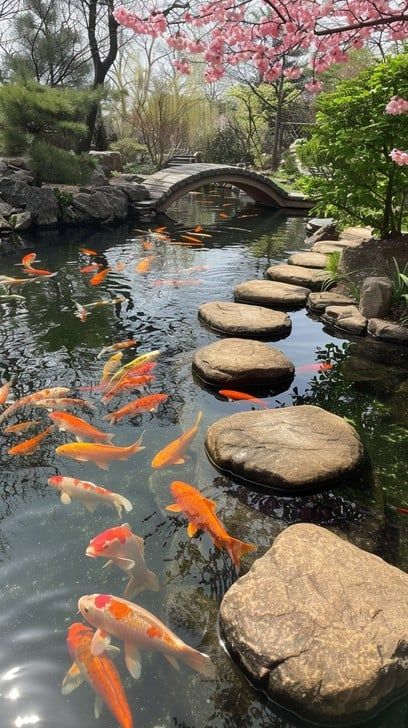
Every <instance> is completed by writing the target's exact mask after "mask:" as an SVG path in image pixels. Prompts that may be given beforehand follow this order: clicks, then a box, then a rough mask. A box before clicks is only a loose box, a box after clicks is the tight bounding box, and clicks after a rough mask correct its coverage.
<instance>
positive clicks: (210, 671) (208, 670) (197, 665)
mask: <svg viewBox="0 0 408 728" xmlns="http://www.w3.org/2000/svg"><path fill="white" fill-rule="evenodd" d="M179 657H180V659H181V660H183V662H185V663H186V664H187V665H188V666H189V667H191V669H192V670H195V671H196V672H200V673H201V675H204V677H209V678H214V677H215V666H214V664H213V663H212V661H211V658H210V657H209V656H208V655H205V654H204V653H203V652H198V650H195V649H194V648H193V647H189V646H188V645H184V646H183V649H182V650H181V651H180V653H179Z"/></svg>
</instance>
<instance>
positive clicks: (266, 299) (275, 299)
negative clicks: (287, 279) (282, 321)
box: [234, 280, 310, 309]
mask: <svg viewBox="0 0 408 728" xmlns="http://www.w3.org/2000/svg"><path fill="white" fill-rule="evenodd" d="M309 293H310V288H305V287H304V286H291V285H290V284H289V283H278V282H277V281H266V280H260V281H259V280H252V281H245V282H244V283H239V285H238V286H235V288H234V298H235V300H236V301H242V302H243V303H251V304H259V305H261V306H277V307H278V308H285V309H292V308H301V307H302V306H304V305H305V304H306V300H307V297H308V295H309Z"/></svg>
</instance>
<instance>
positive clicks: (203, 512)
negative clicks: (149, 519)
mask: <svg viewBox="0 0 408 728" xmlns="http://www.w3.org/2000/svg"><path fill="white" fill-rule="evenodd" d="M170 490H171V494H172V496H173V498H174V500H175V501H176V502H175V503H172V504H171V505H170V506H166V510H167V511H170V512H171V513H184V514H185V515H186V517H187V518H188V521H189V524H188V527H187V533H188V535H189V536H190V538H192V537H193V536H194V535H195V534H196V533H197V531H206V533H208V534H209V536H211V538H212V540H213V542H214V545H215V546H216V547H217V548H218V549H225V550H226V551H227V552H228V554H229V556H230V558H231V561H232V563H233V564H234V566H235V568H236V570H237V571H239V567H240V562H241V557H242V556H244V554H249V553H251V552H252V551H256V548H257V547H256V546H254V545H253V544H250V543H245V542H244V541H239V539H237V538H233V536H230V535H229V533H227V531H226V530H225V528H224V526H223V524H222V523H221V521H220V519H219V518H218V516H216V515H215V508H216V505H217V504H216V503H215V502H214V501H212V500H209V498H205V497H204V496H203V495H201V493H200V491H198V490H197V488H194V486H193V485H190V484H189V483H183V482H181V481H179V480H175V481H173V483H171V485H170Z"/></svg>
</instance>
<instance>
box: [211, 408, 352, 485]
mask: <svg viewBox="0 0 408 728" xmlns="http://www.w3.org/2000/svg"><path fill="white" fill-rule="evenodd" d="M205 446H206V449H207V453H208V455H209V458H210V460H211V461H212V462H213V463H214V465H215V466H216V467H217V468H219V469H220V470H222V471H228V472H229V473H230V474H232V475H233V476H234V475H235V476H237V477H239V478H244V479H245V480H249V481H251V482H253V483H256V484H258V485H262V486H267V487H270V488H274V489H279V490H280V491H286V492H291V491H300V492H301V491H304V490H307V489H310V488H312V487H313V488H317V487H322V486H327V485H332V484H333V482H335V481H339V480H340V479H341V478H346V477H348V476H350V475H351V474H353V473H354V472H356V471H357V470H358V469H359V468H360V467H361V466H362V465H363V462H364V448H363V445H362V443H361V441H360V438H359V437H358V435H357V433H356V431H355V430H354V428H353V427H352V426H351V425H350V424H349V423H348V422H346V421H345V420H344V419H342V418H341V417H338V416H337V415H334V414H332V413H331V412H326V411H325V410H323V409H321V408H320V407H315V406H314V405H299V406H296V407H282V408H280V409H275V410H262V411H251V412H240V413H238V414H235V415H231V416H230V417H224V418H223V419H221V420H218V422H215V423H214V424H213V425H211V426H210V427H209V428H208V430H207V436H206V440H205Z"/></svg>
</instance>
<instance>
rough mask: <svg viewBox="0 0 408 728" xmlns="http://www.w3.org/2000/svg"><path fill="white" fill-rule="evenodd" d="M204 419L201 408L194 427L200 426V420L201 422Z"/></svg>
mask: <svg viewBox="0 0 408 728" xmlns="http://www.w3.org/2000/svg"><path fill="white" fill-rule="evenodd" d="M202 419H203V413H202V411H201V410H200V411H199V412H198V414H197V419H196V421H195V423H194V425H193V427H194V428H197V427H199V425H200V422H201V420H202Z"/></svg>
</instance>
